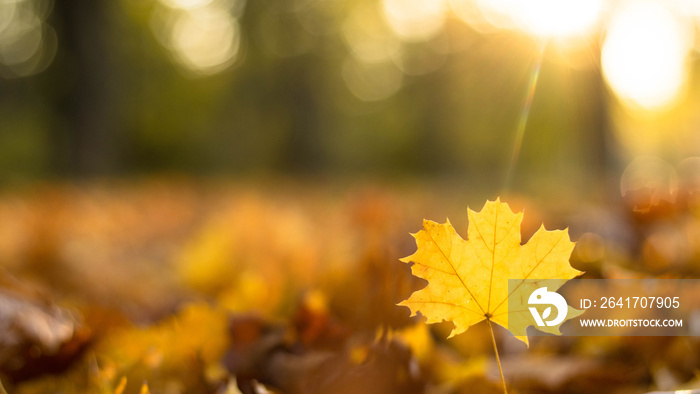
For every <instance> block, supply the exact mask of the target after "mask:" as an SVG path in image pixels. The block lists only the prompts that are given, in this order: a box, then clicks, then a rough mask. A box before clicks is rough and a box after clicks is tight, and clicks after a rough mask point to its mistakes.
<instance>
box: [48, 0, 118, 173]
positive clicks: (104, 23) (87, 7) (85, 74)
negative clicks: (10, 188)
mask: <svg viewBox="0 0 700 394" xmlns="http://www.w3.org/2000/svg"><path fill="white" fill-rule="evenodd" d="M110 4H111V3H110V2H108V1H107V0H73V1H57V2H55V3H54V10H53V14H52V17H53V24H54V25H55V26H56V29H57V31H58V37H59V38H58V39H59V44H58V45H59V47H58V54H57V58H56V64H55V65H54V67H52V72H54V73H56V78H55V80H56V81H57V82H55V83H56V84H57V87H56V88H55V89H56V91H55V92H54V93H55V94H54V99H55V100H56V102H55V103H54V105H55V107H56V109H57V110H58V115H59V119H60V120H61V123H60V124H56V125H54V129H53V130H52V138H53V141H54V143H53V144H52V147H53V148H52V149H53V151H52V158H51V159H52V162H53V166H54V169H55V171H56V172H58V173H59V174H60V175H69V176H78V177H91V176H99V175H107V174H112V173H114V172H115V171H116V170H118V168H119V167H120V164H121V163H120V160H121V158H122V155H121V153H123V152H122V151H123V149H122V142H123V141H122V136H121V135H120V126H119V124H120V119H119V108H120V106H119V103H118V102H117V101H118V98H119V96H118V91H117V90H118V89H117V87H118V81H117V79H116V77H117V76H118V73H117V70H119V69H120V64H118V63H117V62H115V60H118V59H115V57H116V56H115V49H116V48H117V45H116V44H117V43H116V42H115V38H116V37H113V36H111V35H110V34H113V33H114V32H115V31H114V29H113V28H112V27H113V26H112V24H111V23H110V22H112V20H111V19H110V17H111V16H112V15H110V7H111V6H112V5H110ZM121 66H123V65H121Z"/></svg>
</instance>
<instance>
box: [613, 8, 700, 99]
mask: <svg viewBox="0 0 700 394" xmlns="http://www.w3.org/2000/svg"><path fill="white" fill-rule="evenodd" d="M690 32H691V30H690V29H689V27H688V26H687V22H686V21H685V20H684V19H681V18H679V17H677V16H676V15H675V14H674V13H673V12H672V11H671V10H670V9H669V8H667V7H666V6H665V5H664V4H662V3H660V2H656V1H640V2H628V3H626V4H624V5H622V6H621V7H620V9H618V10H617V12H616V13H615V15H614V16H613V18H612V21H611V22H610V26H609V28H608V32H607V36H606V38H605V43H604V45H603V51H602V67H603V72H604V75H605V79H606V80H607V82H608V84H609V85H610V86H611V87H612V89H613V91H614V92H615V93H616V94H617V95H618V96H619V97H620V98H621V99H622V100H623V102H624V103H626V104H631V107H641V108H642V109H647V110H653V109H659V108H664V107H667V106H670V105H671V104H673V102H674V101H675V100H676V99H677V98H678V96H679V94H680V92H681V88H682V87H683V84H684V83H685V82H686V79H687V64H686V55H687V53H688V51H689V49H690V43H691V42H692V39H690V38H691V37H692V36H690V37H689V34H691V33H690Z"/></svg>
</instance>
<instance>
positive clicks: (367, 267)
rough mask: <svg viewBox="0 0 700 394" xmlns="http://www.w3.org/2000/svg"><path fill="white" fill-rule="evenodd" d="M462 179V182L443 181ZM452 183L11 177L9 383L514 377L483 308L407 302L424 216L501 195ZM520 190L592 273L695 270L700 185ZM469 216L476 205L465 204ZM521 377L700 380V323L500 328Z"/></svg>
mask: <svg viewBox="0 0 700 394" xmlns="http://www.w3.org/2000/svg"><path fill="white" fill-rule="evenodd" d="M443 189H447V188H443ZM443 189H441V188H440V186H439V185H430V187H427V186H426V185H415V184H410V185H409V184H404V185H394V186H383V185H380V184H378V183H375V184H367V183H365V184H360V185H358V184H353V185H340V184H338V183H328V182H321V181H318V182H308V181H306V182H304V181H299V182H287V183H280V182H269V183H265V182H255V183H242V182H239V183H235V184H231V183H226V182H209V183H206V184H202V183H197V182H192V181H184V180H168V181H162V180H161V181H153V180H146V181H140V182H129V183H120V182H108V183H91V184H83V185H56V184H51V185H48V184H47V185H39V186H32V187H28V188H25V189H22V190H13V191H6V192H4V193H2V195H0V267H1V269H2V271H1V272H0V274H1V275H0V379H1V380H2V383H3V385H4V388H5V389H6V390H7V392H10V393H51V392H55V393H85V392H92V393H142V392H152V393H245V394H248V393H264V392H280V393H359V392H362V393H461V392H465V393H466V392H480V393H489V392H494V393H496V392H501V391H500V390H501V389H500V378H499V375H498V369H497V368H496V366H495V363H494V356H493V349H492V345H491V339H490V333H489V331H488V327H487V326H486V324H485V323H480V324H477V325H475V326H474V327H471V328H470V329H469V330H468V331H467V332H466V333H464V334H461V335H457V336H455V337H453V338H451V339H449V340H447V339H446V338H447V336H448V335H449V333H450V331H451V330H452V328H453V326H452V324H451V323H442V324H437V325H431V326H427V325H426V324H425V323H424V322H423V321H422V320H421V318H420V317H419V316H417V317H413V318H411V317H409V315H410V311H409V309H408V308H406V307H401V306H397V305H396V304H397V303H399V302H400V301H402V300H405V299H406V298H408V297H409V296H410V295H411V294H412V292H413V291H415V290H418V289H420V288H422V287H424V286H425V285H426V282H425V281H423V280H422V279H418V278H416V277H413V276H412V275H411V271H410V267H409V265H407V264H404V263H401V262H400V261H399V258H402V257H405V256H408V255H410V254H412V253H414V252H415V248H416V246H415V242H414V240H413V238H412V237H411V236H410V235H409V232H411V233H415V232H416V231H418V230H419V229H420V226H421V222H422V219H424V218H426V219H432V220H436V221H439V222H443V221H444V219H445V217H450V218H452V224H453V225H454V227H455V228H456V230H457V233H459V234H460V235H461V236H462V237H466V228H467V220H466V209H467V206H470V207H471V208H472V209H477V210H478V209H480V208H481V206H483V204H484V202H485V201H486V198H490V199H493V198H495V196H488V195H479V194H478V193H473V194H470V193H469V192H458V191H455V190H453V189H449V190H451V191H450V192H446V191H445V190H443ZM643 192H644V191H640V192H638V193H636V194H635V193H633V194H629V195H628V196H627V197H626V198H624V199H623V198H621V197H620V198H618V199H617V200H615V199H613V200H609V199H608V200H604V201H605V202H602V203H601V202H598V203H594V202H587V203H584V202H581V201H580V200H578V201H576V200H574V199H573V198H570V199H567V198H565V197H564V198H562V196H557V198H554V197H552V198H549V199H548V198H541V199H534V198H529V199H528V198H524V197H522V196H502V197H503V200H504V201H506V202H508V203H509V204H510V205H511V207H513V208H514V210H517V211H520V210H523V209H525V210H526V212H527V215H526V216H525V221H524V222H523V226H522V234H523V242H524V241H526V240H527V239H529V238H530V236H531V235H532V234H533V233H535V231H536V230H537V229H538V227H539V226H540V224H542V223H544V224H545V226H546V227H547V229H563V228H566V227H568V228H569V232H570V234H571V239H572V240H573V241H576V242H577V246H576V248H575V249H574V252H573V255H572V259H571V265H572V266H573V267H574V268H576V269H578V270H582V271H585V272H586V273H585V275H584V278H636V277H664V278H697V277H698V275H700V204H699V203H698V201H697V199H695V200H693V199H692V198H689V197H688V196H684V195H683V191H682V190H681V191H680V192H679V196H678V199H677V200H675V201H674V202H667V201H664V200H662V201H659V200H649V199H648V196H647V195H646V194H644V193H643ZM462 218H463V219H462ZM496 339H497V342H498V346H499V349H500V352H501V359H502V361H503V369H504V374H505V377H506V381H507V383H508V388H509V392H512V393H557V392H593V391H595V392H614V393H638V392H648V391H654V390H661V391H671V390H678V389H682V388H697V387H700V379H699V378H698V377H697V375H698V371H699V369H698V367H699V366H700V356H699V355H700V340H698V339H697V338H696V337H625V338H618V337H531V338H530V348H529V349H527V348H526V346H525V345H524V344H523V343H522V342H520V341H518V340H517V339H516V338H514V337H512V336H510V335H509V334H508V333H507V332H506V330H497V331H496Z"/></svg>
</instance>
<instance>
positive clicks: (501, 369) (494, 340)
mask: <svg viewBox="0 0 700 394" xmlns="http://www.w3.org/2000/svg"><path fill="white" fill-rule="evenodd" d="M486 322H487V323H488V324H489V331H491V343H492V344H493V352H494V353H496V364H498V372H499V373H500V374H501V383H502V384H503V393H504V394H508V388H507V387H506V379H505V378H504V377H503V367H501V358H500V357H499V356H498V347H497V346H496V336H495V335H494V334H493V325H491V319H486Z"/></svg>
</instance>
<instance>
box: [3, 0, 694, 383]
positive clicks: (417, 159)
mask: <svg viewBox="0 0 700 394" xmlns="http://www.w3.org/2000/svg"><path fill="white" fill-rule="evenodd" d="M699 54H700V3H699V2H697V1H694V0H673V1H670V0H667V1H662V0H568V1H563V0H531V1H513V0H353V1H350V0H255V1H251V0H248V1H246V0H116V1H107V0H72V1H51V0H0V266H2V268H3V271H2V275H0V284H1V285H2V286H1V287H2V289H0V300H4V301H3V302H4V303H3V305H5V307H6V308H5V309H2V308H0V315H2V316H3V318H2V319H1V320H2V321H5V322H12V324H10V325H5V326H3V325H2V324H0V345H2V347H1V349H0V379H1V380H2V382H3V383H4V384H5V386H6V387H9V388H12V389H14V390H17V391H16V392H20V393H21V392H24V393H34V392H36V393H45V392H67V393H70V392H88V391H89V392H100V393H121V392H138V391H137V390H138V389H139V386H138V385H140V384H141V383H142V382H148V386H149V387H150V389H151V391H152V392H172V393H178V392H221V393H223V392H227V393H229V392H232V393H235V392H242V393H245V394H248V393H256V392H264V390H263V388H262V384H264V385H266V387H267V389H269V390H273V391H274V390H276V389H279V390H282V391H283V392H313V391H312V390H311V388H314V389H316V390H317V392H341V391H336V390H337V389H339V388H346V390H347V392H358V391H357V390H360V388H358V387H357V386H353V384H355V385H356V384H358V382H360V383H362V382H370V383H372V384H373V385H374V386H373V387H374V389H375V390H378V391H377V392H430V393H452V392H469V390H472V391H473V390H475V388H477V389H476V390H477V391H480V392H498V390H499V386H498V379H497V374H494V366H493V364H492V363H491V364H489V363H490V362H491V361H490V360H492V357H493V353H492V349H491V347H490V342H489V336H488V335H489V334H488V332H487V331H484V330H483V327H481V328H480V327H474V328H473V329H470V330H469V332H467V333H466V334H464V335H460V336H458V337H456V338H454V339H451V340H450V341H445V337H446V335H447V332H449V327H447V326H448V325H442V326H440V325H438V326H437V327H433V328H427V327H426V326H425V325H424V324H422V323H420V319H417V318H409V317H408V310H407V309H406V308H400V307H397V306H395V304H396V303H397V302H399V301H401V300H403V299H405V298H406V297H408V296H409V295H410V294H411V291H413V290H416V289H419V288H421V287H422V286H423V285H424V282H421V281H418V280H417V279H415V278H413V277H411V275H410V272H409V269H408V267H407V266H406V265H405V264H402V263H400V262H399V261H398V259H399V258H400V257H403V256H406V255H408V254H410V253H412V252H413V251H414V250H415V249H414V247H415V245H414V244H413V240H412V238H411V237H410V236H409V235H408V233H409V232H415V231H417V230H418V229H419V228H420V223H421V222H420V221H421V219H423V218H428V219H433V220H437V221H443V220H444V218H445V217H446V216H449V217H450V218H451V219H452V222H453V223H455V227H456V228H457V229H458V232H460V233H461V234H462V235H464V234H463V232H462V231H461V229H465V228H466V212H465V208H466V206H467V205H468V206H469V207H471V208H472V209H475V210H478V209H480V208H481V206H482V205H483V202H484V201H485V199H486V198H489V199H494V198H495V197H496V196H498V195H501V196H502V198H503V199H504V201H506V202H508V203H510V204H511V207H513V208H514V210H516V211H519V210H522V209H523V208H526V209H527V214H526V221H525V223H524V224H523V240H526V239H527V238H528V237H529V236H530V235H531V234H532V233H533V232H534V231H535V230H536V229H537V228H538V227H539V226H540V224H541V223H544V224H545V226H546V227H547V228H548V229H552V228H560V229H561V228H565V227H568V228H570V231H571V235H572V239H573V240H574V241H577V242H578V246H577V247H576V249H575V251H574V254H573V257H572V264H573V266H574V267H575V268H578V269H581V270H585V271H586V272H587V274H586V275H587V277H590V278H620V277H653V276H662V277H697V275H700V241H698V240H699V239H700V197H699V196H700V83H698V79H699V78H700V62H698V57H699ZM49 300H51V301H49ZM251 313H252V314H251ZM3 314H4V315H3ZM3 330H5V331H3ZM3 332H5V335H3ZM8 333H10V334H8ZM510 340H512V338H508V336H507V335H505V333H503V332H500V333H499V334H498V341H499V343H500V345H499V346H501V348H502V352H503V354H502V356H503V360H504V368H505V373H506V377H507V380H508V382H509V385H510V386H511V388H512V389H513V390H515V392H575V390H579V392H590V391H592V390H597V389H600V387H607V388H608V389H610V390H611V391H614V392H621V393H622V392H624V393H629V392H642V391H646V390H653V389H664V390H668V389H675V388H678V387H690V388H697V387H700V380H699V379H698V378H697V376H698V373H699V372H698V371H700V360H698V358H697V356H696V354H700V343H698V342H697V341H696V340H695V339H688V338H653V339H648V338H645V339H644V340H638V339H636V338H624V339H619V338H618V339H616V341H612V340H611V339H609V338H575V339H572V338H565V339H564V338H554V339H553V338H549V337H538V338H535V339H534V340H533V342H532V345H531V348H530V349H529V350H527V351H525V349H524V348H522V349H521V348H519V347H517V346H515V345H513V343H512V342H511V341H510ZM173 344H175V345H173ZM482 345H483V346H482ZM2 349H5V350H2ZM37 349H38V350H37ZM271 349H272V350H271ZM280 349H282V350H280ZM329 354H330V356H328V355H329ZM280 357H281V358H280ZM290 357H291V358H290ZM295 357H297V358H295ZM324 357H325V358H324ZM328 357H330V359H329V358H328ZM280 360H282V361H280ZM318 360H323V364H322V365H323V367H322V368H321V367H319V365H321V364H318ZM630 360H632V361H630ZM416 363H418V364H416ZM416 365H419V367H416ZM525 365H527V366H528V367H524V366H525ZM299 366H301V367H299ZM553 366H557V367H558V368H559V369H557V370H556V371H557V372H556V373H555V374H553V375H552V376H550V375H549V374H548V373H549V371H551V370H552V368H553ZM319 368H320V369H319ZM323 368H326V369H323ZM416 368H417V369H416ZM280 371H281V372H280ZM57 372H60V373H59V375H56V376H52V375H50V374H49V375H47V374H48V373H57ZM290 376H291V377H290ZM328 376H341V377H343V376H361V377H363V378H364V379H354V380H352V381H344V380H343V379H340V380H333V379H330V380H329V378H327V377H328ZM127 378H128V379H127ZM127 381H128V382H129V383H128V384H127V383H126V382H127ZM134 382H136V383H134ZM309 385H310V386H309ZM684 385H685V386H684ZM125 387H126V391H124V390H125ZM300 387H301V388H300ZM348 387H349V388H348ZM409 389H410V390H409ZM353 390H354V391H353ZM362 390H366V387H365V388H362ZM572 390H574V391H572ZM10 392H15V391H12V390H10ZM363 392H371V391H363Z"/></svg>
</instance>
